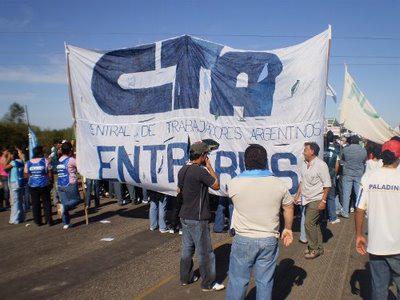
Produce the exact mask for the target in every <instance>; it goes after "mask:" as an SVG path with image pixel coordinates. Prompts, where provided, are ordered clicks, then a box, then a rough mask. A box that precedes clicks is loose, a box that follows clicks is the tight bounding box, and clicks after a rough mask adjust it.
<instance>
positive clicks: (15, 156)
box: [11, 149, 19, 160]
mask: <svg viewBox="0 0 400 300" xmlns="http://www.w3.org/2000/svg"><path fill="white" fill-rule="evenodd" d="M11 159H12V160H16V159H19V153H18V150H17V149H13V150H12V151H11Z"/></svg>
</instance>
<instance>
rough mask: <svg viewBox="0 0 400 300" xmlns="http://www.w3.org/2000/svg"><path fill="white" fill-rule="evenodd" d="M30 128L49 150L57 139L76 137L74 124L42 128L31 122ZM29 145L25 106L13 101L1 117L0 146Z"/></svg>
mask: <svg viewBox="0 0 400 300" xmlns="http://www.w3.org/2000/svg"><path fill="white" fill-rule="evenodd" d="M30 128H31V129H32V130H33V131H34V132H35V134H36V137H37V139H38V141H39V144H40V145H41V146H43V147H45V149H46V150H47V151H49V150H50V148H51V146H52V145H53V144H54V143H55V141H57V140H64V139H65V140H72V139H74V138H75V135H74V129H73V127H72V126H71V127H67V128H64V129H41V128H40V127H38V126H35V125H32V124H30ZM28 145H29V140H28V124H27V120H26V112H25V108H24V107H23V106H22V105H20V104H18V103H12V104H11V105H10V107H9V109H8V111H7V112H6V113H5V114H4V116H3V117H2V118H1V119H0V147H3V148H11V147H18V148H21V149H26V148H27V147H28Z"/></svg>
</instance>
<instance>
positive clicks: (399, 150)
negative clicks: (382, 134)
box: [382, 140, 400, 158]
mask: <svg viewBox="0 0 400 300" xmlns="http://www.w3.org/2000/svg"><path fill="white" fill-rule="evenodd" d="M385 150H388V151H390V152H392V153H393V154H394V156H395V157H396V158H400V142H399V141H396V140H390V141H387V142H386V143H384V144H383V146H382V152H383V151H385Z"/></svg>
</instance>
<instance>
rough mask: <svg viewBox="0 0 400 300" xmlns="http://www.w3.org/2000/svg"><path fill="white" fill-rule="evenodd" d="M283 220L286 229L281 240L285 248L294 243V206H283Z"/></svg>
mask: <svg viewBox="0 0 400 300" xmlns="http://www.w3.org/2000/svg"><path fill="white" fill-rule="evenodd" d="M282 208H283V219H284V221H285V228H284V229H283V231H282V235H281V239H282V241H283V244H284V245H285V246H289V245H290V244H291V243H292V242H293V232H292V224H293V218H294V206H293V204H289V205H283V206H282Z"/></svg>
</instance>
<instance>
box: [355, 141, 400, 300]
mask: <svg viewBox="0 0 400 300" xmlns="http://www.w3.org/2000/svg"><path fill="white" fill-rule="evenodd" d="M381 157H382V161H383V167H382V168H380V169H376V170H373V171H370V172H368V173H366V174H365V175H364V176H363V178H362V179H361V189H360V193H359V195H358V199H357V204H356V206H357V212H356V235H357V236H356V250H357V252H358V253H360V254H361V255H365V254H366V253H367V252H368V253H369V265H370V270H371V286H372V299H377V300H378V299H387V296H388V287H389V284H390V282H391V279H393V281H394V283H395V284H396V286H397V294H398V296H397V299H400V173H399V172H398V171H397V168H398V166H399V164H400V142H399V141H394V140H391V141H388V142H386V143H385V144H384V145H383V146H382V156H381ZM366 211H367V212H368V242H367V239H366V237H365V236H364V235H363V222H364V217H365V213H366Z"/></svg>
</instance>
